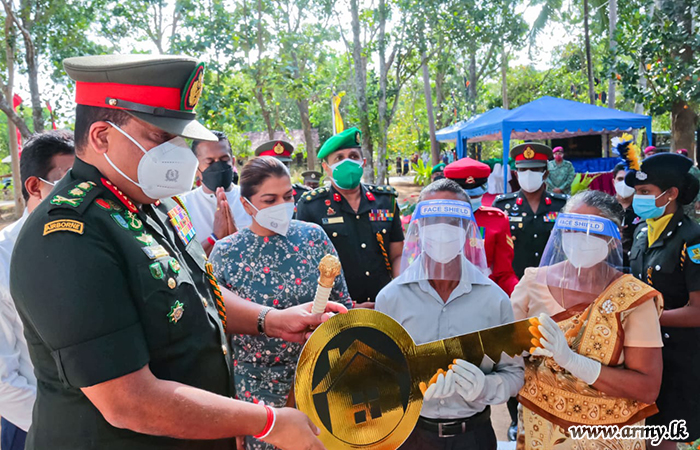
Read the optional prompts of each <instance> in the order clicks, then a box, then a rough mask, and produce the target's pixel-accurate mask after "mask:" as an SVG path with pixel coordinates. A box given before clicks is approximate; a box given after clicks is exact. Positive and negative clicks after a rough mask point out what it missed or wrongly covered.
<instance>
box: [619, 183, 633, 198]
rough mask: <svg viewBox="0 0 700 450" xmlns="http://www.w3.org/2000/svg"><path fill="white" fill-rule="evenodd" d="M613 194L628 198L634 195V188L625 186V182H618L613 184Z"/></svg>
mask: <svg viewBox="0 0 700 450" xmlns="http://www.w3.org/2000/svg"><path fill="white" fill-rule="evenodd" d="M615 192H617V195H619V196H620V197H622V198H628V197H632V196H633V195H634V188H633V187H629V186H627V185H626V184H625V180H620V181H616V182H615Z"/></svg>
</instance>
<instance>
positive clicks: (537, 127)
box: [459, 97, 651, 191]
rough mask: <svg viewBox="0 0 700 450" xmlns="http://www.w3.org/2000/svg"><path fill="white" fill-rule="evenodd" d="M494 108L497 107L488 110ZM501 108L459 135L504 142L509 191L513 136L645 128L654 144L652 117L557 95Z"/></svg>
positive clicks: (530, 136)
mask: <svg viewBox="0 0 700 450" xmlns="http://www.w3.org/2000/svg"><path fill="white" fill-rule="evenodd" d="M496 109H500V108H496ZM492 111H496V110H495V109H494V110H491V111H489V112H488V113H491V112H492ZM501 111H503V113H493V114H490V115H489V116H487V117H485V116H486V115H487V114H488V113H484V114H482V115H481V116H479V118H478V119H476V120H474V121H473V122H472V123H470V124H468V125H467V126H466V127H465V128H463V129H461V130H460V131H459V133H460V134H459V137H461V138H462V139H465V140H469V141H470V142H482V141H498V140H502V141H503V172H504V173H503V175H504V178H503V179H504V190H506V191H507V186H506V185H507V181H505V180H507V179H508V177H507V175H508V173H507V171H508V170H509V169H508V156H509V153H510V140H511V139H552V138H561V137H571V136H585V135H591V134H607V133H613V132H617V131H628V130H632V129H641V128H646V131H647V140H648V141H649V144H648V145H651V117H650V116H645V115H642V114H634V113H630V112H625V111H619V110H616V109H609V108H604V107H601V106H595V105H589V104H586V103H579V102H575V101H571V100H564V99H561V98H554V97H541V98H539V99H537V100H534V101H532V102H530V103H527V104H525V105H522V106H519V107H518V108H515V109H513V110H511V111H504V110H501ZM482 118H483V120H480V119H482Z"/></svg>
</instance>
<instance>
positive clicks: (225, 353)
mask: <svg viewBox="0 0 700 450" xmlns="http://www.w3.org/2000/svg"><path fill="white" fill-rule="evenodd" d="M221 352H222V353H223V354H224V356H226V355H228V349H227V348H226V344H224V345H222V346H221Z"/></svg>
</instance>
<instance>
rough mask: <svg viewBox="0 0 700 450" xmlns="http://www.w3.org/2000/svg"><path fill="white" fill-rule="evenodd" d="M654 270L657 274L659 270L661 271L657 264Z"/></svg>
mask: <svg viewBox="0 0 700 450" xmlns="http://www.w3.org/2000/svg"><path fill="white" fill-rule="evenodd" d="M654 269H656V271H657V272H658V271H659V270H661V266H659V265H658V264H657V265H656V267H654Z"/></svg>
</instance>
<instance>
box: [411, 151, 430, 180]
mask: <svg viewBox="0 0 700 450" xmlns="http://www.w3.org/2000/svg"><path fill="white" fill-rule="evenodd" d="M411 167H413V170H414V171H415V172H416V176H415V177H414V178H413V182H414V183H415V184H417V185H418V186H427V185H429V184H430V177H431V175H432V172H433V168H432V166H430V165H427V166H426V165H425V164H424V163H423V160H422V159H420V158H418V163H411Z"/></svg>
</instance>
